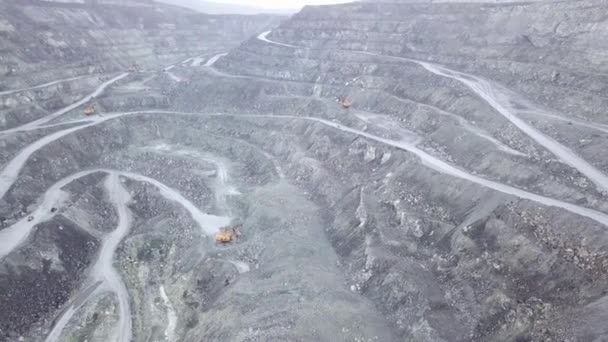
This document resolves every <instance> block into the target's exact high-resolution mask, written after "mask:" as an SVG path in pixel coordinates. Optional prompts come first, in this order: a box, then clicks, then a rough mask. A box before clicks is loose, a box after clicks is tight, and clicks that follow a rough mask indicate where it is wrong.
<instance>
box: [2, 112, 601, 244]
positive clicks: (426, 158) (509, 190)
mask: <svg viewBox="0 0 608 342" xmlns="http://www.w3.org/2000/svg"><path fill="white" fill-rule="evenodd" d="M158 114H162V115H181V116H207V117H232V118H235V117H236V118H239V117H240V118H266V119H273V120H281V119H296V120H308V121H314V122H318V123H321V124H323V125H325V126H328V127H331V128H334V129H338V130H340V131H343V132H348V133H351V134H355V135H358V136H361V137H365V138H367V139H370V140H373V141H377V142H380V143H382V144H386V145H389V146H392V147H395V148H398V149H401V150H404V151H407V152H410V153H413V154H415V155H416V156H417V157H418V158H420V160H421V162H422V163H423V164H424V165H425V166H427V167H429V168H431V169H433V170H435V171H438V172H440V173H443V174H447V175H450V176H453V177H456V178H460V179H464V180H467V181H470V182H473V183H475V184H478V185H481V186H483V187H486V188H489V189H492V190H495V191H498V192H502V193H504V194H508V195H513V196H516V197H520V198H524V199H528V200H531V201H535V202H538V203H540V204H543V205H547V206H554V207H559V208H562V209H566V210H568V211H570V212H572V213H575V214H578V215H581V216H585V217H588V218H591V219H593V220H595V221H597V222H599V223H601V224H603V225H605V226H608V215H607V214H605V213H602V212H599V211H596V210H593V209H589V208H585V207H582V206H579V205H576V204H572V203H568V202H565V201H560V200H556V199H553V198H550V197H546V196H542V195H538V194H535V193H532V192H529V191H526V190H522V189H519V188H516V187H513V186H510V185H506V184H502V183H499V182H496V181H492V180H488V179H485V178H483V177H480V176H477V175H473V174H471V173H468V172H466V171H464V170H462V169H460V168H458V167H456V166H453V165H451V164H449V163H447V162H444V161H442V160H440V159H439V158H436V157H434V156H432V155H430V154H428V153H427V152H425V151H423V150H421V149H419V148H418V147H416V146H415V145H414V144H412V143H407V142H404V141H396V140H390V139H386V138H382V137H378V136H375V135H372V134H369V133H367V132H363V131H360V130H357V129H354V128H351V127H348V126H345V125H342V124H339V123H336V122H332V121H329V120H325V119H321V118H315V117H304V116H291V115H255V114H243V115H238V114H217V113H214V114H209V113H187V112H170V111H138V112H124V113H114V114H106V115H104V116H103V117H95V118H92V119H84V120H75V121H70V122H67V123H66V124H68V123H81V122H85V123H86V124H84V125H82V126H77V127H72V128H68V129H66V130H63V131H59V132H56V133H55V134H57V136H59V137H62V136H65V135H67V134H70V133H73V132H75V131H78V130H80V129H85V128H88V127H91V126H95V125H99V124H101V123H103V122H106V121H108V120H113V119H117V118H121V117H125V116H130V115H158ZM64 132H67V133H65V134H61V133H64ZM42 139H45V138H42ZM42 139H41V140H42ZM56 139H58V138H56ZM56 139H54V140H56ZM54 140H50V141H45V142H44V143H39V141H40V140H39V141H37V142H34V143H32V144H31V145H30V146H32V145H34V146H35V148H31V147H30V146H28V147H26V148H25V149H24V150H27V153H28V154H29V155H31V154H32V153H33V152H35V151H37V150H39V149H40V148H42V147H43V146H45V145H46V144H48V143H50V142H51V141H54ZM29 155H21V153H20V154H19V156H20V157H19V161H20V162H19V163H21V164H19V163H14V164H13V161H11V162H9V165H13V166H14V167H22V166H23V163H25V161H27V158H28V157H29ZM5 173H10V174H12V175H18V173H19V172H18V171H14V170H10V169H9V170H7V168H5V169H4V170H3V171H2V173H0V179H2V177H3V175H4V174H5ZM123 175H125V176H126V177H131V178H134V179H136V180H143V181H150V182H151V183H152V184H154V185H156V186H158V187H159V189H160V190H161V193H163V191H164V189H166V188H165V186H164V185H161V184H160V183H158V182H157V181H154V180H150V179H149V178H145V177H144V176H141V175H134V174H129V173H123ZM146 179H147V180H146ZM15 180H16V176H14V177H13V178H12V182H14V181H15ZM12 182H11V181H7V183H6V184H5V185H4V187H5V188H6V187H10V186H11V185H12ZM168 194H169V196H173V195H175V194H170V193H168ZM175 200H176V201H177V202H180V203H182V205H184V207H186V209H188V210H189V211H190V212H191V214H192V213H194V214H192V215H193V218H194V219H195V220H196V221H197V222H207V220H211V222H215V223H216V224H219V223H224V222H226V221H224V220H223V219H217V217H216V218H214V217H210V216H207V215H203V214H202V213H200V211H198V209H197V208H196V206H194V205H193V204H192V203H190V202H189V201H187V200H186V199H185V198H183V197H181V195H180V196H178V197H176V198H175ZM216 219H217V221H215V220H216ZM216 226H217V227H219V226H221V225H216ZM1 232H2V231H0V233H1ZM214 232H215V231H207V233H208V234H213V233H214Z"/></svg>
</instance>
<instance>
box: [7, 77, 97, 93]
mask: <svg viewBox="0 0 608 342" xmlns="http://www.w3.org/2000/svg"><path fill="white" fill-rule="evenodd" d="M93 76H95V75H84V76H76V77H70V78H64V79H60V80H56V81H52V82H48V83H43V84H39V85H35V86H31V87H29V88H21V89H13V90H5V91H0V96H4V95H11V94H15V93H21V92H24V91H28V90H35V89H41V88H46V87H50V86H53V85H55V84H60V83H63V82H70V81H76V80H80V79H83V78H88V77H93Z"/></svg>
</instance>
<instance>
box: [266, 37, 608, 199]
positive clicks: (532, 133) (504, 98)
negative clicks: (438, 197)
mask: <svg viewBox="0 0 608 342" xmlns="http://www.w3.org/2000/svg"><path fill="white" fill-rule="evenodd" d="M270 33H271V31H267V32H263V33H262V34H260V35H259V36H258V37H257V38H258V39H259V40H261V41H263V42H266V43H269V44H274V45H278V46H285V47H291V48H306V47H303V46H296V45H290V44H283V43H279V42H275V41H272V40H270V39H268V35H269V34H270ZM351 52H355V53H360V54H365V55H369V56H376V57H381V58H390V59H394V60H400V61H404V62H409V63H415V64H418V65H420V66H422V67H423V68H424V69H426V70H427V71H429V72H431V73H433V74H435V75H439V76H442V77H446V78H450V79H454V80H456V81H458V82H460V83H462V84H464V85H465V86H467V87H468V88H469V89H471V90H472V91H473V92H474V93H475V94H477V95H478V96H479V97H481V98H482V99H483V100H485V101H486V102H487V103H488V104H489V105H490V106H491V107H492V108H494V109H495V110H496V111H497V112H498V113H499V114H501V115H502V116H503V117H505V118H506V119H507V120H509V121H510V122H511V123H512V124H513V125H515V126H516V127H517V128H519V129H520V130H521V131H522V132H524V133H525V134H527V135H528V136H529V137H530V138H532V139H533V140H534V141H536V142H537V143H538V144H540V145H541V146H543V147H544V148H546V149H547V150H549V151H551V152H552V153H553V154H554V155H555V156H557V157H558V158H559V159H560V160H561V161H562V162H564V163H565V164H567V165H569V166H571V167H572V168H574V169H576V170H578V171H579V172H580V173H581V174H583V175H585V176H586V177H587V178H589V179H590V180H591V181H592V182H593V183H594V184H595V185H596V186H597V187H598V189H600V190H601V191H608V176H606V175H605V174H604V173H603V172H601V171H600V170H598V169H597V168H596V167H594V166H593V165H591V164H590V163H588V162H587V161H586V160H584V159H583V158H581V157H579V156H578V155H577V154H576V153H575V152H574V151H572V150H571V149H569V148H568V147H566V146H564V145H562V144H560V143H559V142H558V141H556V140H555V139H553V138H551V137H550V136H548V135H546V134H544V133H542V132H541V131H539V130H537V129H536V128H534V127H532V126H531V125H530V124H528V123H527V122H525V121H524V120H522V119H520V118H519V117H518V116H517V110H516V109H515V108H513V105H512V104H511V100H515V101H517V100H519V99H518V98H512V94H508V93H507V92H504V91H501V89H500V87H498V86H495V85H494V84H492V83H491V82H489V81H487V80H485V79H482V78H481V77H478V76H475V75H471V74H466V73H463V72H459V71H455V70H451V69H448V68H446V67H444V66H441V65H437V64H432V63H428V62H424V61H419V60H415V59H411V58H403V57H395V56H389V55H382V54H378V53H372V52H367V51H351ZM541 114H542V113H541Z"/></svg>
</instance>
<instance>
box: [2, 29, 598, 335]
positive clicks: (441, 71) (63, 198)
mask: <svg viewBox="0 0 608 342" xmlns="http://www.w3.org/2000/svg"><path fill="white" fill-rule="evenodd" d="M270 33H271V32H270V31H267V32H264V33H262V34H260V35H258V36H257V39H259V40H260V41H263V42H266V43H269V44H275V45H279V46H284V47H289V48H301V47H299V46H295V45H290V44H283V43H278V42H274V41H272V40H270V39H268V35H269V34H270ZM354 52H359V51H354ZM359 53H364V54H367V55H374V56H379V57H385V58H392V59H397V60H403V61H407V62H412V63H416V64H418V65H420V66H422V67H424V68H425V69H426V70H428V71H429V72H431V73H433V74H436V75H440V76H443V77H447V78H451V79H454V80H457V81H459V82H461V83H463V84H464V85H466V86H467V87H469V88H470V89H471V90H472V91H473V92H475V93H476V94H477V95H478V96H479V97H481V98H482V99H484V100H485V101H486V102H487V103H488V104H490V105H491V106H492V107H493V108H494V109H495V110H496V111H497V112H498V113H500V114H501V115H502V116H504V117H505V118H506V119H508V120H509V121H510V122H511V123H513V124H514V125H515V126H516V127H518V128H519V129H520V130H521V131H523V132H524V133H526V134H527V135H529V136H530V137H531V138H532V139H534V140H535V141H537V142H538V143H539V144H540V145H542V146H544V147H545V148H547V150H549V151H551V152H553V153H554V154H555V155H556V156H558V157H559V158H560V159H561V160H562V161H563V162H564V163H566V164H568V165H570V166H572V167H574V168H575V169H577V170H579V171H580V172H581V173H582V174H584V175H585V176H587V177H588V178H589V179H591V180H592V181H593V182H594V183H595V184H596V185H597V186H598V188H601V189H604V190H606V189H608V177H606V176H605V175H604V174H603V173H602V172H600V171H599V170H597V169H596V168H594V167H593V166H591V165H590V164H589V163H587V162H586V161H585V160H583V159H582V158H580V157H579V156H577V155H576V154H575V153H574V152H572V151H571V150H570V149H568V148H567V147H565V146H563V145H561V144H560V143H559V142H557V141H555V140H554V139H552V138H551V137H548V136H546V135H545V134H543V133H541V132H540V131H538V130H537V129H535V128H533V127H532V126H530V125H529V124H528V123H526V122H525V121H523V120H521V119H520V118H519V117H518V116H517V115H516V114H517V110H516V109H515V108H513V106H512V105H511V104H510V103H511V102H510V100H511V98H510V97H509V96H511V95H508V94H506V93H505V92H501V91H500V88H499V87H496V86H494V85H493V84H491V83H490V82H488V81H486V80H484V79H482V78H479V77H476V76H473V75H468V74H464V73H460V72H457V71H453V70H450V69H447V68H445V67H442V66H438V65H434V64H430V63H427V62H422V61H416V60H411V59H407V58H400V57H393V56H386V55H378V54H373V53H369V52H362V51H361V52H359ZM224 55H225V54H218V55H215V56H214V57H212V58H210V59H209V60H208V61H207V63H205V66H208V67H210V66H212V65H213V64H214V63H215V62H217V60H218V59H219V58H221V57H222V56H224ZM198 63H200V62H198ZM170 69H171V67H168V68H167V71H169V70H170ZM128 75H129V73H124V74H121V75H118V76H116V77H114V78H112V79H111V80H109V81H107V82H104V83H103V84H102V85H100V86H99V87H98V88H97V89H96V90H95V91H94V92H93V93H91V94H89V95H87V96H86V97H84V98H83V99H81V100H79V101H77V102H75V103H73V104H71V105H69V106H67V107H65V108H63V109H61V110H59V111H57V112H54V113H52V114H50V115H48V116H46V117H43V118H41V119H38V120H35V121H33V122H30V123H27V124H24V125H22V126H19V127H16V128H13V129H9V130H5V131H2V132H0V134H11V133H18V132H24V131H31V130H36V129H42V128H49V127H61V126H63V125H77V126H74V127H68V128H63V129H60V130H58V131H56V132H54V133H52V134H49V135H47V136H45V137H43V138H41V139H39V140H37V141H35V142H33V143H31V144H29V145H28V146H26V147H25V148H23V149H22V150H21V151H19V152H18V153H17V154H16V155H15V157H13V159H11V160H10V161H9V162H8V163H7V164H6V165H5V167H4V168H3V169H2V171H1V172H0V199H1V198H3V197H4V196H5V195H6V193H7V192H8V191H9V189H10V188H11V187H12V186H13V184H14V183H15V182H16V180H17V179H18V176H19V174H20V172H21V170H22V169H23V166H24V165H25V163H26V162H27V161H28V159H29V158H30V157H31V155H32V154H33V153H35V152H37V151H39V150H40V149H42V148H43V147H45V146H47V145H48V144H50V143H52V142H54V141H57V140H58V139H61V138H62V137H65V136H67V135H69V134H72V133H75V132H78V131H80V130H84V129H87V128H89V127H93V126H96V125H99V124H102V123H104V122H106V121H109V120H114V119H119V118H122V117H126V116H131V115H155V114H162V115H178V116H201V117H203V116H206V117H232V118H239V117H240V118H264V119H269V120H285V119H288V120H306V121H311V122H315V123H318V124H322V125H324V126H326V127H330V128H332V129H336V130H339V131H342V132H346V133H349V134H353V135H356V136H360V137H364V138H366V139H369V140H372V141H376V142H379V143H382V144H385V145H387V146H391V147H394V148H397V149H400V150H403V151H407V152H409V153H412V154H414V155H416V156H417V157H418V158H419V159H420V161H421V163H422V164H423V165H425V166H427V167H428V168H430V169H433V170H435V171H437V172H439V173H442V174H445V175H449V176H452V177H456V178H459V179H463V180H466V181H470V182H472V183H475V184H478V185H480V186H483V187H485V188H488V189H492V190H494V191H498V192H501V193H504V194H508V195H512V196H516V197H519V198H523V199H528V200H531V201H535V202H537V203H540V204H542V205H547V206H554V207H559V208H562V209H565V210H568V211H570V212H571V213H574V214H577V215H581V216H585V217H588V218H591V219H593V220H595V221H597V222H599V223H601V224H602V225H604V226H606V227H608V214H605V213H602V212H599V211H596V210H592V209H589V208H585V207H582V206H579V205H575V204H572V203H568V202H564V201H560V200H556V199H553V198H549V197H546V196H542V195H538V194H535V193H531V192H528V191H525V190H522V189H519V188H516V187H513V186H510V185H506V184H502V183H499V182H496V181H492V180H488V179H485V178H483V177H480V176H477V175H473V174H470V173H468V172H466V171H465V170H462V169H460V168H458V167H456V166H454V165H451V164H449V163H447V162H445V161H442V160H440V159H438V158H436V157H434V156H432V155H430V154H428V153H426V152H425V151H423V150H421V149H419V148H418V147H417V146H416V139H410V140H392V139H387V138H383V137H378V136H375V135H372V134H370V133H367V132H364V131H361V130H357V129H354V128H351V127H348V126H345V125H342V124H340V123H336V122H332V121H329V120H325V119H321V118H316V117H301V116H290V115H281V116H277V115H253V114H252V115H249V114H247V115H234V114H209V113H187V112H171V111H134V112H121V113H110V114H107V115H104V116H103V117H101V116H96V117H92V118H86V119H80V120H72V121H68V122H64V123H60V124H53V125H46V124H47V123H48V122H49V121H51V120H53V119H55V118H57V117H59V116H61V115H63V114H65V113H68V112H69V111H71V110H73V109H75V108H77V107H79V106H81V105H83V104H85V103H87V102H88V101H90V100H91V99H92V98H93V97H95V96H97V95H99V94H101V93H102V92H103V91H104V90H105V89H106V88H107V87H108V86H110V85H112V84H114V83H116V82H117V81H119V80H121V79H123V78H125V77H126V76H128ZM75 79H76V78H75ZM68 80H69V79H68ZM62 81H65V80H58V81H54V82H50V83H47V84H45V85H40V86H36V87H33V88H27V89H34V88H37V87H43V86H48V85H52V84H56V83H59V82H62ZM27 89H25V90H27ZM18 91H21V90H14V91H9V92H5V93H10V92H18ZM0 95H3V93H0ZM366 119H367V120H371V121H372V122H373V121H374V120H375V119H377V118H366ZM380 126H383V128H385V129H386V128H387V127H386V125H380ZM469 129H471V127H469ZM398 133H401V134H405V133H406V132H398ZM476 133H477V134H480V132H479V131H477V132H476ZM481 133H483V132H481ZM485 138H486V139H487V140H490V141H492V142H493V143H496V144H497V145H498V144H499V143H500V142H498V141H497V140H495V139H494V138H492V137H491V136H486V137H485ZM492 139H494V140H492ZM507 152H510V153H512V154H517V153H520V152H519V151H515V150H512V151H507ZM208 159H209V158H208ZM208 161H211V162H214V163H215V164H216V166H217V167H218V176H219V177H218V182H221V184H220V185H222V186H225V185H226V184H225V183H226V180H227V173H226V172H225V168H224V169H222V168H223V167H224V166H223V165H222V163H221V161H218V160H216V159H212V160H208ZM222 170H224V171H222ZM278 170H279V171H280V169H279V168H278ZM95 172H104V173H107V174H108V177H107V179H106V181H105V183H104V186H105V189H106V191H107V193H108V196H109V200H110V201H111V202H112V204H113V205H114V208H115V210H116V212H117V213H118V222H117V226H116V229H115V230H114V231H112V232H111V233H109V234H107V235H106V236H105V237H104V239H103V241H102V246H101V249H100V253H99V257H98V259H97V260H96V262H95V263H94V266H93V268H92V272H91V275H90V281H91V282H92V283H94V284H95V285H93V286H89V287H88V288H86V289H84V290H83V291H82V292H81V294H80V296H78V301H77V302H75V303H73V304H71V305H70V306H68V307H67V309H66V310H64V312H63V314H62V315H61V317H60V319H59V320H58V321H57V323H56V324H55V326H54V327H53V329H52V331H51V333H50V334H49V335H48V337H47V339H46V341H47V342H54V341H57V340H59V338H60V337H61V334H62V331H63V329H64V328H65V326H66V325H67V324H68V323H69V321H70V319H71V318H72V316H73V315H74V314H75V313H76V312H77V311H78V309H79V307H80V306H81V305H82V304H83V303H84V302H86V301H87V300H89V299H90V298H92V297H93V296H94V295H96V294H98V293H99V291H110V292H112V293H113V294H114V295H115V296H116V298H117V303H118V310H119V315H120V317H119V323H118V327H117V328H116V330H115V336H114V340H117V341H120V342H128V341H130V340H131V338H132V326H131V324H132V323H131V321H132V320H131V310H130V307H129V306H130V304H129V295H128V291H127V288H126V286H125V284H124V282H123V281H122V279H121V277H120V274H119V272H118V270H117V269H116V268H115V267H114V257H115V253H116V250H117V248H118V246H119V244H120V243H121V242H122V240H123V239H124V238H125V237H126V236H127V235H128V233H129V231H130V229H131V224H132V213H131V211H130V210H129V208H128V204H129V203H130V201H131V196H130V194H129V192H128V191H127V190H126V189H125V187H124V186H123V184H122V183H121V181H120V177H125V178H130V179H133V180H136V181H141V182H146V183H149V184H152V185H153V186H155V187H156V188H158V189H159V192H160V194H161V195H162V196H163V197H165V198H167V199H169V200H171V201H174V202H175V203H178V204H180V205H181V206H182V207H184V208H185V209H186V210H187V211H188V212H189V214H190V215H191V217H192V218H193V220H194V221H196V222H197V224H198V225H199V227H200V228H201V230H202V232H203V233H204V234H205V235H211V234H214V233H216V232H217V231H218V229H219V228H220V227H222V226H225V225H227V224H229V223H230V218H228V217H223V216H215V215H209V214H206V213H203V212H202V211H200V210H199V209H198V208H197V207H196V206H195V205H194V204H193V203H192V202H190V201H189V200H188V199H187V198H185V197H184V196H182V195H181V194H180V193H179V192H178V191H177V190H175V189H172V188H170V187H168V186H167V185H165V184H163V183H162V182H160V181H158V180H155V179H152V178H150V177H147V176H144V175H140V174H136V173H131V172H124V171H119V170H108V169H92V170H86V171H81V172H78V173H75V174H73V175H70V176H68V177H66V178H64V179H62V180H59V181H58V182H57V183H55V184H54V185H52V186H51V187H50V188H49V189H48V190H47V191H46V192H45V194H44V195H43V196H42V200H41V201H40V202H39V203H40V204H39V205H38V207H37V208H36V209H35V211H34V212H33V213H32V214H31V215H32V216H33V217H34V218H33V219H32V220H31V221H30V220H28V219H27V218H23V219H22V220H20V221H18V222H17V223H15V224H13V225H12V226H10V227H8V228H6V229H3V230H0V241H2V243H0V259H2V258H4V257H5V256H6V255H8V254H9V253H11V252H13V251H14V250H16V249H17V248H19V246H21V245H23V244H24V243H25V242H26V241H27V239H28V237H29V236H30V234H31V232H32V231H33V229H34V227H35V226H36V225H37V224H40V223H41V222H44V221H48V220H50V219H52V217H53V216H54V215H55V214H54V213H51V208H56V207H59V208H61V207H63V206H66V205H67V204H68V202H69V199H70V196H69V194H68V193H66V192H64V191H63V190H62V188H63V187H65V186H66V185H68V184H69V183H70V182H72V181H74V180H76V179H79V178H82V177H85V176H87V175H90V174H92V173H95ZM280 174H281V176H282V173H280ZM235 266H236V267H237V268H238V269H239V272H247V271H248V270H249V268H248V265H243V264H235ZM245 266H247V267H245ZM159 291H160V294H161V297H162V299H163V301H164V302H165V305H166V306H167V307H168V309H170V310H169V317H168V318H169V322H168V325H167V330H166V331H165V335H166V337H167V338H169V337H172V336H173V332H174V330H175V326H176V314H175V312H174V311H171V310H173V309H172V307H171V303H170V301H169V299H168V297H167V295H166V293H165V291H164V288H163V287H161V288H160V289H159Z"/></svg>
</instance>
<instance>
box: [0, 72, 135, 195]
mask: <svg viewBox="0 0 608 342" xmlns="http://www.w3.org/2000/svg"><path fill="white" fill-rule="evenodd" d="M127 76H129V73H128V72H125V73H123V74H120V75H118V76H116V77H114V78H112V79H110V80H108V81H106V82H104V83H102V84H101V85H100V86H99V87H97V89H95V91H93V92H92V93H91V94H89V95H87V96H85V97H83V98H82V99H80V100H78V101H76V102H74V103H72V104H71V105H69V106H67V107H64V108H62V109H60V110H58V111H56V112H54V113H52V114H50V115H47V116H45V117H42V118H40V119H38V120H35V121H32V122H29V123H27V124H25V125H21V126H19V127H15V128H11V129H7V130H4V131H0V134H9V133H15V132H19V131H22V130H27V129H28V128H35V127H39V126H42V125H44V124H45V123H47V122H49V121H51V120H53V119H55V118H57V117H60V116H62V115H63V114H65V113H68V112H69V111H71V110H74V109H76V108H78V107H80V106H82V105H84V104H86V103H88V102H89V101H91V100H92V99H93V98H94V97H96V96H99V95H100V94H101V93H103V92H104V91H105V90H106V88H107V87H109V86H111V85H112V84H114V83H116V82H118V81H120V80H122V79H123V78H125V77H127ZM0 197H2V196H0Z"/></svg>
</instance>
